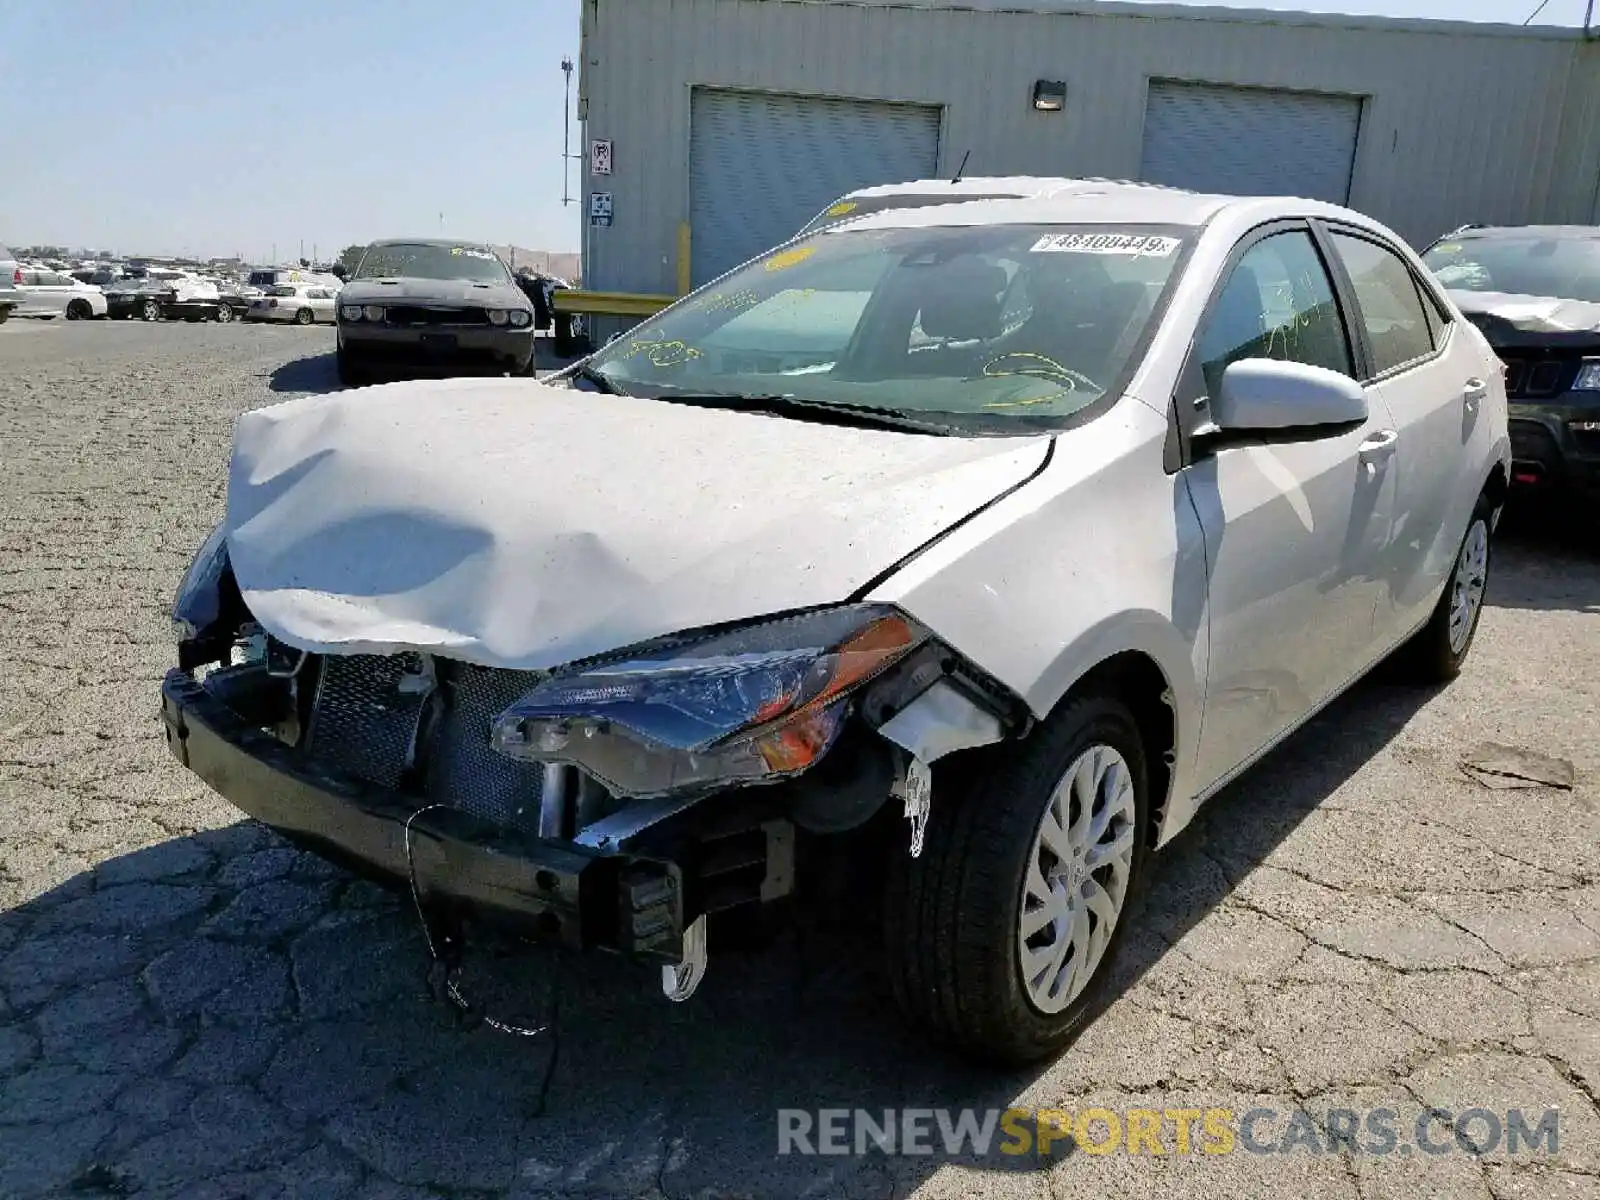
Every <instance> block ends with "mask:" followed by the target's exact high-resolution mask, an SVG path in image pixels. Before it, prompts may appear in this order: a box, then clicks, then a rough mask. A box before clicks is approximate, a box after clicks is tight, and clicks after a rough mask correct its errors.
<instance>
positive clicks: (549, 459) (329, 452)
mask: <svg viewBox="0 0 1600 1200" xmlns="http://www.w3.org/2000/svg"><path fill="white" fill-rule="evenodd" d="M1047 442H1048V439H1047V438H1046V437H1043V436H1034V437H1022V438H956V437H949V438H945V437H930V436H924V435H919V434H913V433H898V432H894V431H887V430H885V431H880V430H873V429H855V428H847V427H843V426H838V425H828V424H820V423H812V422H805V421H796V420H790V419H786V418H779V417H772V416H763V415H758V414H753V413H738V412H730V411H726V410H712V409H701V408H692V407H689V406H685V405H679V404H670V403H666V402H662V401H657V400H644V399H634V398H629V397H622V396H606V395H601V394H598V393H593V392H581V391H574V390H569V389H567V388H563V387H554V386H550V385H546V384H542V383H537V382H534V381H532V380H516V379H511V380H474V379H452V380H446V381H443V382H419V383H397V384H390V385H387V386H383V387H369V388H361V389H357V390H355V391H350V392H343V393H336V394H333V395H329V396H312V397H306V398H304V399H298V400H291V401H289V402H288V403H285V404H279V405H275V406H273V407H271V408H265V409H259V410H257V411H254V412H250V413H246V414H245V415H244V416H243V417H241V418H240V419H239V423H238V426H237V428H236V430H235V434H234V449H233V460H232V463H231V465H230V468H229V475H228V505H227V518H226V527H227V541H228V551H229V557H230V560H231V562H232V565H233V571H234V575H235V578H236V579H237V581H238V584H239V587H240V590H241V592H242V593H243V596H244V600H245V603H246V604H247V605H248V606H249V608H250V611H251V612H252V613H253V614H254V616H255V618H256V619H257V620H258V621H259V622H260V623H261V624H262V625H263V626H264V627H265V628H266V629H267V630H268V631H270V632H271V633H272V634H274V635H275V636H276V637H278V638H279V639H281V640H282V641H284V642H287V643H289V644H290V645H293V646H298V647H300V648H303V649H307V650H316V651H329V652H336V653H339V652H342V653H369V652H376V653H387V652H392V651H395V650H398V649H406V648H409V649H419V650H427V651H434V652H437V653H440V654H442V655H444V656H446V657H450V658H456V659H461V660H464V661H468V662H476V663H481V664H483V665H486V666H498V667H509V668H517V669H538V668H548V667H551V666H556V665H559V664H560V663H563V662H566V661H570V660H572V659H574V658H580V657H584V656H587V655H590V654H595V653H598V652H601V651H604V650H608V649H613V648H616V647H619V646H624V645H627V644H629V643H632V642H635V641H639V640H641V639H644V638H648V637H655V636H659V635H661V634H665V633H670V632H673V631H675V630H680V629H686V628H693V627H696V626H702V625H709V624H716V623H720V622H724V621H732V620H739V619H743V618H748V617H757V616H761V615H764V614H767V613H772V612H778V611H783V610H786V609H794V608H802V607H807V606H811V605H819V604H829V603H835V602H838V601H842V600H845V599H846V598H847V597H848V596H849V595H850V594H851V593H852V592H853V591H855V590H856V589H857V588H859V587H861V586H862V585H863V584H864V583H866V582H868V581H869V580H871V579H872V578H873V577H874V576H875V575H876V574H878V573H880V572H882V571H884V570H885V569H887V568H889V567H891V566H893V565H894V564H895V563H896V562H898V561H899V560H900V559H901V558H903V557H904V556H906V555H908V554H910V553H911V552H913V551H914V550H916V549H917V548H919V547H920V546H922V545H923V544H924V543H926V542H927V541H928V540H929V539H931V538H933V537H935V536H937V535H938V534H939V533H941V532H943V531H944V530H945V529H947V528H949V527H950V526H951V525H952V524H954V523H955V522H957V521H958V520H960V519H961V518H962V517H964V516H966V515H967V514H968V513H970V512H971V511H972V510H973V509H975V508H977V507H979V506H980V505H982V504H984V503H986V502H988V501H989V500H992V499H993V498H995V497H996V496H998V495H999V494H1000V493H1001V492H1002V491H1004V490H1006V489H1007V488H1009V487H1012V486H1013V485H1016V484H1018V483H1021V482H1022V481H1023V480H1025V479H1026V478H1027V477H1028V476H1029V475H1030V474H1031V473H1032V472H1034V471H1035V470H1036V469H1037V468H1038V467H1039V466H1040V465H1041V464H1042V462H1043V461H1044V457H1045V453H1046V448H1047Z"/></svg>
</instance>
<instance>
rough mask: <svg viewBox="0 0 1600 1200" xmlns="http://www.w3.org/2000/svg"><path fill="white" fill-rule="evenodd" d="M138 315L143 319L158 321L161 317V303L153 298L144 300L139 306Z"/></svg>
mask: <svg viewBox="0 0 1600 1200" xmlns="http://www.w3.org/2000/svg"><path fill="white" fill-rule="evenodd" d="M139 317H140V319H141V320H145V321H159V320H160V319H161V305H159V304H157V303H156V302H155V301H154V300H146V301H145V302H144V304H142V305H141V306H140V308H139Z"/></svg>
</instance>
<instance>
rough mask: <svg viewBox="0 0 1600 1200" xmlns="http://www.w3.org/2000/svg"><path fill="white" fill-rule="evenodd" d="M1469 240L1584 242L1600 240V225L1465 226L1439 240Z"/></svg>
mask: <svg viewBox="0 0 1600 1200" xmlns="http://www.w3.org/2000/svg"><path fill="white" fill-rule="evenodd" d="M1467 238H1548V239H1554V240H1556V241H1564V240H1568V239H1578V240H1583V239H1592V238H1600V225H1465V226H1463V227H1462V228H1460V229H1457V230H1456V231H1455V232H1454V233H1447V234H1445V236H1444V237H1442V238H1440V239H1439V240H1440V241H1464V240H1466V239H1467Z"/></svg>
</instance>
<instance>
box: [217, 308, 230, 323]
mask: <svg viewBox="0 0 1600 1200" xmlns="http://www.w3.org/2000/svg"><path fill="white" fill-rule="evenodd" d="M231 320H233V309H232V308H230V307H229V306H228V305H226V304H220V305H218V306H217V323H218V324H219V325H226V324H227V323H228V322H229V321H231Z"/></svg>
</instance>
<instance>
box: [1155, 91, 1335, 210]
mask: <svg viewBox="0 0 1600 1200" xmlns="http://www.w3.org/2000/svg"><path fill="white" fill-rule="evenodd" d="M1360 126H1361V99H1360V97H1358V96H1329V95H1322V94H1318V93H1314V92H1288V91H1275V90H1268V89H1265V88H1237V87H1221V86H1217V85H1213V84H1197V83H1176V82H1169V81H1164V80H1155V81H1152V82H1151V84H1150V97H1149V103H1148V105H1147V106H1146V108H1145V118H1144V156H1143V164H1142V167H1141V170H1140V176H1141V178H1143V179H1144V180H1146V181H1148V182H1150V183H1163V184H1166V185H1168V186H1169V187H1182V188H1191V189H1193V190H1194V191H1197V192H1220V193H1223V194H1225V195H1246V196H1249V195H1265V196H1304V197H1307V198H1309V199H1313V200H1327V201H1331V202H1332V203H1335V204H1344V203H1346V202H1347V201H1348V200H1349V199H1350V173H1351V171H1352V169H1353V168H1354V166H1355V157H1356V134H1357V133H1358V131H1359V129H1360Z"/></svg>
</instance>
